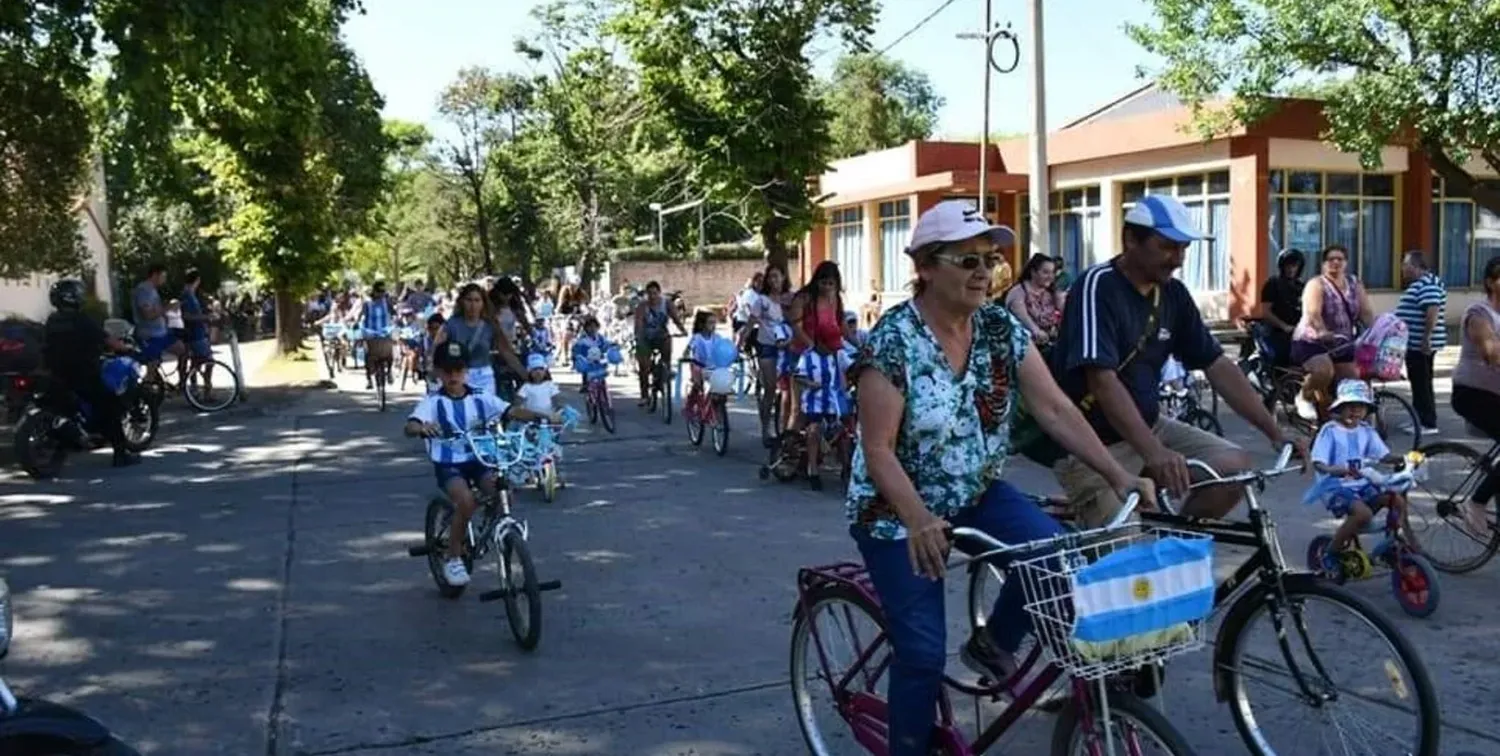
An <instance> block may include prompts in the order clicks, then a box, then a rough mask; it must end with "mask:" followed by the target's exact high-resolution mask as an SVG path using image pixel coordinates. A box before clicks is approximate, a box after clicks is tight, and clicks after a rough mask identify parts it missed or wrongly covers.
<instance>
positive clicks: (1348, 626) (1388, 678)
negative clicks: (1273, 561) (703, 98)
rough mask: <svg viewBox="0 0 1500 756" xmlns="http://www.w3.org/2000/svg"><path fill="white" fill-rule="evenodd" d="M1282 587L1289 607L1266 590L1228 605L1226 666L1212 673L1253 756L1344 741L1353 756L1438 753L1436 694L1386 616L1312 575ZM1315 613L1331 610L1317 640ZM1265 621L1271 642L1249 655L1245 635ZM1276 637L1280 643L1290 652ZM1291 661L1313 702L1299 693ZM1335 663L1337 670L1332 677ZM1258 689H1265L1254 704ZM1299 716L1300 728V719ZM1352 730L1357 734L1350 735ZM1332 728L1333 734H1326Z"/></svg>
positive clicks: (1283, 754) (1223, 639) (1310, 750)
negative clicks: (1359, 634) (1363, 635)
mask: <svg viewBox="0 0 1500 756" xmlns="http://www.w3.org/2000/svg"><path fill="white" fill-rule="evenodd" d="M1283 585H1284V586H1285V590H1286V600H1285V601H1281V600H1278V599H1277V597H1276V596H1275V595H1274V594H1270V595H1268V594H1267V590H1268V589H1266V588H1264V587H1261V588H1257V589H1254V590H1251V591H1250V592H1248V593H1245V594H1243V595H1242V596H1241V597H1240V599H1238V600H1237V601H1236V602H1235V603H1234V605H1233V606H1231V607H1230V608H1229V611H1228V613H1227V614H1226V616H1225V618H1224V624H1223V627H1222V628H1221V630H1220V649H1221V650H1220V651H1219V652H1218V653H1219V654H1220V655H1216V657H1215V659H1216V662H1220V663H1221V665H1220V666H1219V667H1218V668H1217V669H1216V670H1215V674H1216V675H1222V679H1223V682H1224V683H1225V686H1224V688H1223V689H1224V690H1225V691H1226V692H1227V693H1228V694H1229V705H1230V714H1231V716H1232V717H1233V719H1234V725H1235V728H1236V729H1237V730H1238V731H1239V734H1240V738H1241V739H1242V740H1243V741H1244V742H1245V745H1246V747H1247V748H1248V749H1249V752H1250V753H1251V754H1255V755H1256V756H1301V755H1302V754H1307V755H1308V756H1312V754H1320V755H1321V754H1325V753H1328V752H1329V748H1330V747H1331V746H1330V744H1339V745H1341V746H1342V747H1343V750H1342V751H1339V753H1343V754H1350V756H1376V754H1386V753H1405V754H1413V756H1437V754H1438V741H1439V737H1440V735H1439V728H1440V726H1441V725H1440V721H1439V711H1438V702H1437V692H1436V690H1435V689H1434V688H1433V685H1432V678H1431V677H1430V676H1429V675H1428V673H1427V667H1426V665H1425V664H1423V662H1422V659H1421V657H1420V656H1419V655H1418V654H1417V651H1416V648H1415V647H1414V646H1413V645H1412V644H1411V641H1409V640H1407V638H1406V636H1404V635H1402V634H1401V631H1400V630H1399V629H1397V628H1396V626H1395V625H1394V624H1392V623H1391V621H1390V620H1389V619H1387V618H1386V616H1385V614H1384V613H1383V612H1381V611H1379V610H1378V609H1376V608H1375V607H1373V606H1371V605H1370V604H1369V603H1368V602H1366V601H1365V600H1363V599H1361V598H1359V597H1357V596H1355V595H1353V594H1351V593H1349V592H1348V591H1345V590H1344V589H1342V588H1339V587H1338V586H1334V585H1330V584H1329V583H1326V582H1324V581H1321V580H1318V579H1317V578H1315V577H1313V576H1312V575H1309V574H1306V573H1289V574H1287V575H1285V576H1284V578H1283ZM1315 606H1316V607H1318V608H1321V609H1324V610H1332V611H1333V612H1334V613H1335V616H1334V617H1332V618H1330V619H1325V620H1323V621H1321V622H1317V623H1316V624H1317V626H1319V627H1320V628H1322V632H1321V633H1319V637H1316V638H1315V637H1312V636H1311V635H1310V634H1309V631H1308V628H1309V626H1311V625H1313V624H1314V623H1313V622H1310V621H1309V619H1308V616H1309V614H1310V613H1311V610H1312V609H1313V608H1314V607H1315ZM1261 618H1268V619H1271V620H1272V622H1271V623H1270V627H1268V628H1267V631H1268V632H1267V633H1266V634H1265V636H1266V641H1264V642H1261V643H1257V644H1256V646H1255V647H1254V648H1251V647H1250V642H1249V637H1250V633H1249V632H1247V631H1248V630H1249V629H1250V628H1251V627H1252V626H1253V624H1252V623H1254V622H1255V621H1256V620H1257V619H1261ZM1278 618H1279V620H1280V621H1281V623H1282V627H1281V630H1282V631H1283V632H1280V633H1278V631H1277V626H1276V620H1277V619H1278ZM1288 625H1290V626H1288ZM1359 630H1364V631H1367V632H1369V635H1368V636H1367V640H1365V641H1359V640H1357V639H1353V638H1351V637H1350V636H1351V634H1353V633H1354V632H1356V631H1359ZM1278 636H1280V637H1281V638H1284V641H1285V643H1286V644H1287V646H1286V648H1285V649H1283V648H1282V647H1281V645H1280V643H1281V642H1280V640H1279V639H1278ZM1315 646H1317V647H1315ZM1226 650H1227V656H1223V654H1225V653H1226ZM1288 654H1290V656H1291V659H1292V663H1293V664H1295V667H1296V669H1297V670H1298V671H1299V672H1300V673H1301V679H1302V681H1303V682H1304V683H1305V684H1306V685H1307V686H1308V688H1309V690H1310V691H1311V693H1312V694H1314V695H1315V696H1316V698H1317V699H1318V700H1317V701H1316V702H1310V701H1308V700H1307V698H1306V696H1305V695H1304V694H1303V693H1302V691H1301V688H1300V687H1299V685H1298V678H1297V677H1295V676H1293V675H1292V674H1291V669H1290V667H1289V664H1288V659H1287V655H1288ZM1336 665H1337V666H1338V671H1333V669H1332V668H1333V667H1334V666H1336ZM1272 678H1275V679H1272ZM1252 684H1254V685H1256V686H1258V687H1257V689H1258V690H1264V691H1266V692H1265V693H1263V694H1259V695H1257V696H1256V700H1257V703H1254V704H1253V705H1252V702H1251V693H1250V692H1249V687H1250V686H1251V685H1252ZM1277 694H1280V695H1281V696H1282V699H1281V700H1280V701H1277V700H1276V698H1275V696H1276V695H1277ZM1278 703H1282V704H1283V705H1285V704H1290V706H1287V707H1286V708H1287V709H1289V710H1283V711H1281V712H1279V713H1275V714H1266V713H1265V712H1267V711H1268V710H1269V709H1270V708H1272V707H1274V706H1276V705H1277V704H1278ZM1360 709H1364V711H1363V712H1361V711H1360ZM1299 713H1300V714H1301V720H1302V721H1297V720H1298V714H1299ZM1356 722H1357V724H1356ZM1346 725H1347V726H1350V727H1351V728H1352V732H1350V731H1346V730H1344V727H1345V726H1346ZM1329 727H1332V728H1336V729H1337V731H1336V732H1334V733H1329V732H1325V730H1326V728H1329ZM1371 743H1376V744H1379V745H1378V748H1377V746H1374V745H1369V744H1371ZM1360 744H1364V745H1360Z"/></svg>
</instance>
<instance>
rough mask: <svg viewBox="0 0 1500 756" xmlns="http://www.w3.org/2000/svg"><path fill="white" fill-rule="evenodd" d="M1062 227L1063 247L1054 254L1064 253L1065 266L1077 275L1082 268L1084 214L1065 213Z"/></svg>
mask: <svg viewBox="0 0 1500 756" xmlns="http://www.w3.org/2000/svg"><path fill="white" fill-rule="evenodd" d="M1062 227H1063V240H1062V247H1061V249H1060V250H1059V251H1057V252H1054V253H1053V254H1058V255H1062V258H1063V266H1064V267H1065V268H1067V269H1068V271H1069V272H1071V273H1072V274H1073V275H1075V276H1076V275H1078V271H1080V270H1082V268H1080V267H1079V263H1081V262H1082V261H1083V216H1082V215H1079V214H1078V213H1071V212H1070V213H1067V214H1066V215H1063V216H1062Z"/></svg>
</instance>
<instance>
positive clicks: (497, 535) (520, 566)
mask: <svg viewBox="0 0 1500 756" xmlns="http://www.w3.org/2000/svg"><path fill="white" fill-rule="evenodd" d="M445 438H447V439H461V440H462V441H463V442H464V443H465V444H467V445H468V447H469V451H470V453H472V454H473V455H474V459H476V460H478V461H479V462H480V464H482V465H484V466H485V467H486V468H488V469H491V470H496V471H500V472H501V474H499V475H497V476H495V477H496V483H495V490H494V491H493V492H486V491H485V490H484V487H483V486H481V485H480V481H478V480H470V481H469V486H470V488H471V489H472V490H473V491H474V495H475V498H476V500H477V503H478V504H479V508H478V511H477V512H476V513H475V514H476V516H475V517H474V518H473V519H471V520H470V521H469V527H468V530H467V531H466V533H465V540H466V543H465V549H464V556H463V560H464V567H466V568H467V569H468V570H469V571H470V573H471V574H472V573H473V570H474V563H475V562H477V561H480V560H482V559H484V558H485V557H486V556H489V555H490V554H494V555H495V570H496V572H497V573H498V574H499V578H500V587H499V588H496V589H494V590H491V591H486V592H484V593H481V594H479V600H480V601H496V600H499V601H503V602H504V603H505V617H506V620H507V622H508V624H509V625H510V632H511V635H513V636H515V639H516V643H517V644H519V645H520V646H521V648H523V649H525V650H527V651H530V650H532V649H535V648H536V646H537V643H538V642H540V640H541V636H542V600H541V594H542V592H544V591H553V590H557V589H559V588H561V587H562V582H561V581H558V580H549V581H545V582H543V581H539V580H537V576H536V565H535V563H534V562H533V561H532V559H531V549H530V548H529V547H528V546H527V543H528V540H529V538H530V535H531V531H530V528H529V527H528V526H527V524H526V521H525V520H519V519H516V518H515V517H514V516H513V515H512V514H511V491H510V487H509V485H508V482H507V476H506V475H505V474H504V472H505V471H506V470H508V469H509V468H511V467H513V466H514V465H515V464H517V462H519V461H520V460H521V458H522V456H523V454H524V449H525V444H524V441H518V439H517V438H516V437H515V436H513V435H510V434H507V433H504V432H502V431H500V430H499V426H498V424H492V425H491V426H490V427H489V428H488V429H486V430H485V431H483V432H462V433H457V434H453V435H450V436H447V437H445ZM453 512H454V510H453V502H451V501H449V500H448V497H447V496H445V495H442V494H438V495H437V496H434V497H432V500H431V501H429V502H428V504H427V516H426V519H425V527H424V532H425V535H426V537H425V538H424V540H423V542H422V545H420V546H413V547H411V548H410V549H408V550H407V553H408V554H410V555H411V556H414V557H427V569H428V570H429V571H431V572H432V580H433V582H434V583H436V584H437V589H438V593H439V594H441V595H442V596H443V597H444V598H458V597H459V596H461V595H463V592H464V588H465V586H462V585H451V584H449V583H448V581H447V579H446V578H445V577H444V573H443V564H444V562H445V561H446V559H447V557H446V556H445V555H446V554H447V553H448V531H449V523H450V522H451V521H452V519H453ZM523 602H524V606H523V605H522V604H523Z"/></svg>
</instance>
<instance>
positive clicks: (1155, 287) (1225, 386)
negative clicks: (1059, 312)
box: [1052, 195, 1306, 526]
mask: <svg viewBox="0 0 1500 756" xmlns="http://www.w3.org/2000/svg"><path fill="white" fill-rule="evenodd" d="M1207 238H1209V237H1208V236H1206V235H1205V234H1203V233H1202V232H1201V231H1199V230H1198V228H1197V225H1196V224H1195V223H1193V221H1192V219H1191V218H1190V217H1189V216H1188V212H1187V208H1185V207H1183V206H1182V203H1181V202H1178V201H1177V200H1176V199H1175V198H1173V197H1170V196H1164V195H1147V196H1145V197H1142V198H1141V199H1140V200H1139V201H1138V202H1137V203H1136V204H1135V206H1134V207H1132V208H1131V209H1130V211H1129V212H1128V213H1126V214H1125V227H1124V230H1123V231H1122V233H1121V243H1122V247H1121V249H1122V251H1121V253H1120V255H1119V256H1117V257H1115V258H1114V259H1112V260H1109V261H1108V262H1103V263H1100V264H1098V265H1095V266H1093V267H1091V268H1089V269H1088V270H1086V271H1084V272H1083V274H1082V275H1080V276H1079V277H1078V279H1077V280H1076V281H1075V282H1074V283H1073V286H1072V288H1071V290H1070V291H1069V292H1068V297H1067V304H1066V306H1065V308H1064V310H1063V318H1062V325H1061V328H1060V331H1059V334H1058V345H1059V346H1058V348H1056V349H1054V350H1053V354H1052V372H1053V374H1054V376H1055V377H1056V378H1057V382H1058V385H1060V386H1061V387H1062V389H1063V391H1064V392H1066V393H1067V394H1068V396H1069V398H1071V399H1073V400H1074V401H1075V402H1078V403H1079V406H1081V407H1082V408H1083V409H1084V411H1085V412H1084V414H1085V416H1086V417H1087V418H1088V420H1089V423H1090V425H1092V426H1093V427H1094V430H1095V432H1097V433H1098V434H1099V438H1100V439H1101V440H1102V441H1104V443H1105V444H1106V445H1107V446H1108V447H1109V451H1110V454H1111V456H1113V457H1114V458H1115V460H1116V461H1118V462H1119V463H1120V465H1121V467H1124V468H1125V469H1126V470H1129V471H1131V472H1134V471H1136V470H1144V472H1145V474H1146V475H1148V476H1149V477H1151V478H1153V479H1154V480H1155V481H1156V483H1157V484H1158V485H1159V486H1162V487H1164V488H1167V489H1170V490H1172V491H1173V492H1174V493H1176V494H1178V496H1179V499H1178V500H1179V501H1181V498H1180V497H1181V495H1182V494H1184V493H1185V492H1186V490H1187V487H1188V484H1189V477H1188V468H1187V461H1186V460H1187V459H1188V458H1193V459H1201V460H1203V461H1204V462H1207V463H1208V464H1209V465H1211V466H1213V468H1214V469H1215V470H1218V471H1219V473H1220V474H1222V475H1232V474H1234V473H1237V472H1241V471H1244V470H1247V469H1249V468H1250V465H1251V459H1250V457H1249V455H1248V454H1246V453H1245V451H1244V450H1242V449H1240V448H1239V447H1237V446H1235V445H1234V444H1232V443H1230V442H1228V441H1226V440H1224V439H1222V438H1220V437H1218V436H1215V435H1213V434H1211V433H1208V432H1206V431H1203V430H1200V429H1198V428H1194V427H1191V426H1188V425H1186V424H1184V423H1180V422H1177V421H1176V420H1172V419H1170V418H1166V417H1162V416H1161V413H1160V407H1159V405H1158V398H1159V396H1160V394H1159V390H1160V382H1161V381H1160V376H1161V370H1162V365H1163V364H1165V363H1166V361H1167V358H1168V357H1170V356H1176V357H1177V359H1179V360H1181V361H1182V362H1183V363H1184V364H1185V365H1186V366H1187V368H1188V369H1189V370H1203V371H1205V372H1206V373H1207V375H1208V380H1209V383H1211V384H1212V385H1213V387H1214V389H1215V390H1217V391H1218V392H1219V394H1220V395H1221V396H1223V397H1224V399H1225V401H1226V402H1227V403H1228V404H1229V406H1230V407H1232V408H1233V409H1234V411H1235V412H1238V413H1239V414H1240V415H1241V416H1242V417H1244V418H1245V419H1246V420H1248V421H1249V422H1250V424H1251V425H1253V426H1255V427H1256V428H1257V429H1259V430H1260V432H1261V433H1264V434H1265V436H1266V438H1268V439H1270V441H1271V443H1272V445H1273V446H1274V447H1275V448H1277V449H1280V448H1281V447H1282V446H1283V445H1284V444H1286V443H1288V439H1287V438H1286V437H1284V436H1283V435H1282V433H1281V429H1280V428H1279V427H1277V425H1276V421H1275V420H1274V419H1272V417H1271V415H1270V413H1269V412H1267V411H1266V408H1265V406H1264V405H1262V404H1261V400H1260V396H1259V395H1257V394H1256V393H1255V390H1254V389H1253V388H1252V387H1251V386H1250V382H1249V380H1248V379H1246V378H1245V375H1244V373H1242V372H1240V370H1239V368H1238V367H1237V366H1235V364H1234V363H1233V362H1232V361H1230V360H1229V359H1227V358H1225V357H1224V350H1223V348H1222V347H1221V346H1219V343H1218V341H1217V340H1215V339H1214V337H1213V335H1212V334H1211V333H1209V330H1208V327H1207V326H1206V325H1205V324H1204V323H1203V315H1202V314H1201V313H1200V312H1199V311H1198V306H1197V304H1196V303H1195V302H1194V301H1193V297H1192V294H1190V293H1189V292H1188V289H1187V287H1186V286H1184V285H1183V283H1182V281H1180V280H1178V279H1176V278H1174V277H1173V276H1172V274H1173V272H1174V271H1176V270H1177V269H1178V268H1180V267H1182V261H1183V258H1184V256H1185V255H1186V254H1187V252H1188V248H1189V247H1191V246H1192V245H1193V243H1194V242H1197V241H1199V240H1201V239H1207ZM1198 254H1201V252H1199V253H1198ZM1303 446H1304V445H1303V444H1302V443H1301V442H1300V441H1299V442H1298V450H1299V451H1302V452H1304V454H1303V455H1302V457H1303V458H1305V457H1306V454H1305V449H1304V448H1303ZM1054 472H1056V474H1057V479H1058V482H1059V483H1060V484H1061V485H1062V487H1063V492H1064V493H1065V494H1066V496H1067V498H1068V500H1069V501H1071V502H1073V504H1074V506H1075V507H1078V510H1079V511H1078V516H1079V518H1080V520H1081V521H1082V522H1083V523H1084V524H1085V525H1088V526H1097V525H1099V524H1102V523H1104V522H1107V521H1108V520H1109V519H1110V518H1111V517H1113V516H1114V513H1115V512H1117V511H1118V510H1119V507H1120V501H1119V499H1118V498H1117V497H1116V495H1115V493H1114V489H1113V487H1111V486H1110V485H1109V484H1108V483H1106V482H1105V481H1104V480H1103V479H1102V478H1100V477H1099V475H1098V474H1097V473H1095V472H1094V471H1093V470H1092V469H1091V468H1089V467H1088V466H1086V465H1084V464H1082V463H1081V462H1079V461H1078V460H1077V459H1075V458H1072V457H1065V458H1063V459H1062V460H1060V461H1058V463H1057V464H1056V466H1055V468H1054ZM1241 493H1242V492H1241V491H1240V490H1239V489H1238V488H1236V487H1233V486H1229V487H1225V488H1224V489H1221V490H1210V491H1204V492H1202V493H1201V494H1198V495H1195V496H1194V497H1193V500H1192V501H1189V502H1187V503H1186V506H1185V507H1184V508H1183V509H1184V512H1185V513H1188V514H1194V515H1197V516H1202V517H1222V516H1224V515H1226V514H1228V513H1229V511H1230V510H1232V509H1233V508H1234V507H1235V505H1236V504H1237V503H1238V502H1239V500H1240V497H1241Z"/></svg>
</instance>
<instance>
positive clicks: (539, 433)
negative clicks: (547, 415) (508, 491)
mask: <svg viewBox="0 0 1500 756" xmlns="http://www.w3.org/2000/svg"><path fill="white" fill-rule="evenodd" d="M562 415H563V422H562V425H561V426H555V425H553V424H552V423H549V422H546V421H544V420H543V421H536V422H532V423H527V424H526V426H525V427H523V428H521V429H520V430H516V431H511V434H512V435H513V439H514V440H513V443H514V444H515V445H516V447H517V449H518V450H519V451H518V453H517V454H516V460H515V462H514V463H512V464H510V465H507V466H506V468H505V473H506V478H507V479H508V480H510V481H511V482H512V483H514V484H516V485H519V486H525V485H534V486H536V490H537V491H539V492H540V493H541V494H542V500H543V501H545V502H547V503H549V504H550V503H552V502H553V501H555V500H556V499H557V492H558V491H559V490H561V489H563V488H566V487H567V483H565V482H564V481H563V479H562V473H560V472H559V471H558V465H559V464H560V463H561V462H562V444H560V443H558V440H557V439H558V435H559V433H560V432H561V431H563V430H572V429H573V428H576V427H577V426H578V410H575V409H573V408H572V407H563V409H562Z"/></svg>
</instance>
